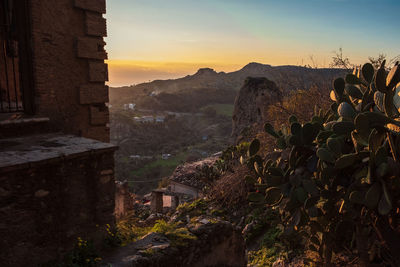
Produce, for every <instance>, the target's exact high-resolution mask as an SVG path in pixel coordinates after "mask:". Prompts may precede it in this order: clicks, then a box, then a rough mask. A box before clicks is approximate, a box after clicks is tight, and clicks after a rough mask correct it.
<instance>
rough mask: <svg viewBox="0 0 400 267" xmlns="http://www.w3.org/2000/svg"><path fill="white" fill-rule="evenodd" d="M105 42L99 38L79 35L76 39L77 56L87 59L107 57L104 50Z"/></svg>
mask: <svg viewBox="0 0 400 267" xmlns="http://www.w3.org/2000/svg"><path fill="white" fill-rule="evenodd" d="M105 45H106V43H105V42H104V41H103V39H102V38H101V39H100V38H96V37H80V38H78V41H77V53H78V57H79V58H87V59H100V60H103V59H107V53H106V51H105V50H104V46H105Z"/></svg>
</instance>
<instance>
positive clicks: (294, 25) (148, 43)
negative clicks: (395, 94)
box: [106, 0, 400, 84]
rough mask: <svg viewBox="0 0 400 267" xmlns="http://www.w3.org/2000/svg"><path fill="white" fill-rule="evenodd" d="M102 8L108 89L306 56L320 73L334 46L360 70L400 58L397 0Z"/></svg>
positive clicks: (224, 0) (203, 1)
mask: <svg viewBox="0 0 400 267" xmlns="http://www.w3.org/2000/svg"><path fill="white" fill-rule="evenodd" d="M107 5H108V6H107V15H106V17H107V20H108V38H107V50H108V53H109V58H110V61H109V64H110V74H111V75H110V76H111V84H113V83H115V84H123V83H135V82H140V81H145V80H148V79H150V80H151V79H153V78H154V79H155V78H157V77H156V76H157V75H159V76H160V78H164V77H171V78H174V77H177V76H180V75H184V74H189V73H191V72H194V71H195V69H196V68H198V67H201V66H208V67H214V68H216V69H217V70H225V71H230V70H233V69H237V68H240V66H242V65H244V64H246V63H248V62H251V61H257V62H261V63H266V64H271V65H285V64H293V65H299V64H309V63H311V62H310V61H311V60H310V56H313V58H314V63H315V64H316V65H318V66H319V67H324V66H328V65H329V63H330V61H331V58H332V55H333V51H335V50H337V49H338V48H339V47H342V48H343V51H344V54H345V55H346V56H348V57H349V58H350V60H351V61H352V62H354V63H357V64H361V63H362V62H364V61H365V60H367V58H368V56H377V55H378V54H379V53H384V54H386V55H387V57H388V58H391V57H394V56H396V55H398V54H400V45H399V44H400V30H399V29H398V27H399V26H398V25H399V23H398V21H399V14H400V1H394V0H390V1H389V0H375V1H373V0H304V1H303V0H276V1H272V0H264V1H261V0H243V1H240V0H197V1H193V0H109V1H108V2H107ZM152 73H153V74H154V75H153V74H152ZM152 75H153V76H154V77H153V76H152ZM129 77H132V78H129ZM129 79H131V80H132V82H130V80H129Z"/></svg>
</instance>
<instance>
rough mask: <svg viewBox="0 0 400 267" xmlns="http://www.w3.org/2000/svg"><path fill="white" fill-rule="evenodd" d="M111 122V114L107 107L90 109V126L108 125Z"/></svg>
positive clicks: (92, 107)
mask: <svg viewBox="0 0 400 267" xmlns="http://www.w3.org/2000/svg"><path fill="white" fill-rule="evenodd" d="M108 121H109V113H108V108H107V107H97V106H91V107H90V124H91V125H106V124H107V123H108Z"/></svg>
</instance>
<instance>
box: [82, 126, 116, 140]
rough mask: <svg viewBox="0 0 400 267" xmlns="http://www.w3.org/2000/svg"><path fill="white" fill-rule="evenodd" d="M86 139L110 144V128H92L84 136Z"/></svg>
mask: <svg viewBox="0 0 400 267" xmlns="http://www.w3.org/2000/svg"><path fill="white" fill-rule="evenodd" d="M84 137H87V138H91V139H95V140H99V141H101V142H107V143H108V142H110V128H108V127H106V126H92V127H90V128H89V129H88V130H87V132H86V134H84Z"/></svg>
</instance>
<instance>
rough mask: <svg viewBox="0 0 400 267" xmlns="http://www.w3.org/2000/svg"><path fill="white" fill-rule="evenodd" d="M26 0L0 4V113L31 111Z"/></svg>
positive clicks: (30, 76) (4, 0) (31, 97)
mask: <svg viewBox="0 0 400 267" xmlns="http://www.w3.org/2000/svg"><path fill="white" fill-rule="evenodd" d="M27 2H28V1H23V0H3V1H1V4H0V113H9V112H22V111H25V112H26V113H31V114H32V113H33V93H32V91H33V84H32V73H31V72H32V71H31V70H32V68H31V56H30V55H31V53H30V42H29V40H30V39H29V36H28V33H29V29H30V22H29V12H28V10H27V9H28V4H27Z"/></svg>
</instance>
